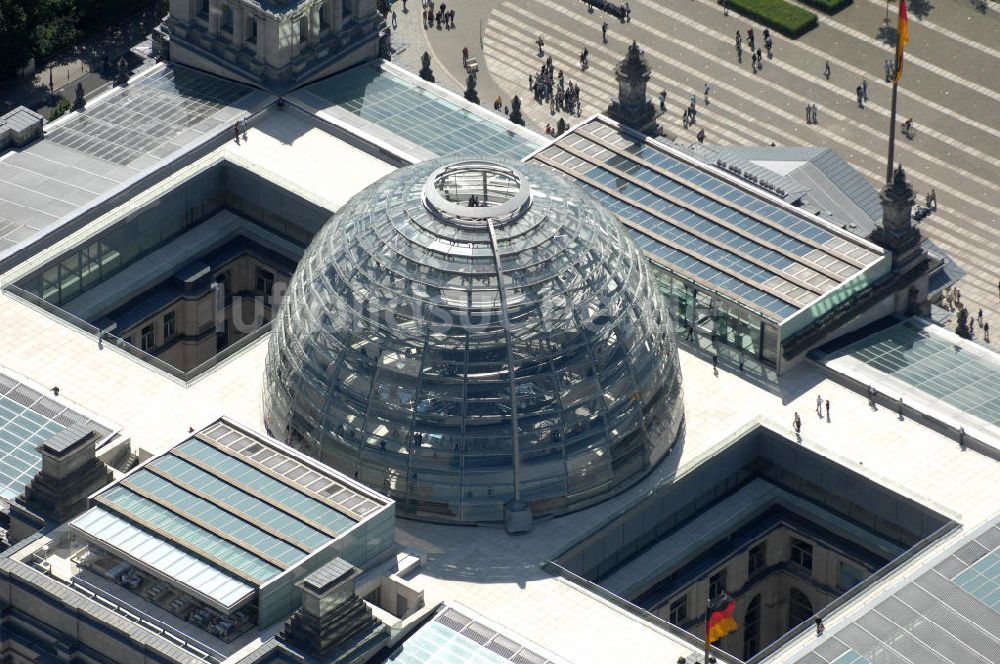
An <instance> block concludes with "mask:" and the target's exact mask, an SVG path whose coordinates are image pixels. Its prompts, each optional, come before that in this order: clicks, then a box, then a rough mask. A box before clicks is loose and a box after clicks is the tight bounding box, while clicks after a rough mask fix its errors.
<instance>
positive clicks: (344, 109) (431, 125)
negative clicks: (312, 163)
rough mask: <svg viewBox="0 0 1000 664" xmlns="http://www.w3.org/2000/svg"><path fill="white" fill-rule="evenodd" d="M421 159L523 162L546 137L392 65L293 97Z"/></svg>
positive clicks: (352, 73)
mask: <svg viewBox="0 0 1000 664" xmlns="http://www.w3.org/2000/svg"><path fill="white" fill-rule="evenodd" d="M290 98H292V99H295V100H297V101H299V102H301V103H304V104H305V105H307V106H309V107H310V108H312V109H314V110H317V111H324V112H325V113H327V114H328V115H331V116H333V117H334V119H335V120H342V121H344V122H345V123H349V124H351V125H354V126H355V127H356V128H357V129H360V130H362V131H363V132H369V133H370V134H371V135H372V136H374V137H375V138H377V139H381V140H384V141H385V142H386V143H388V144H390V145H392V146H394V147H397V148H398V149H399V150H401V151H402V152H404V153H406V154H408V155H409V156H411V157H415V158H416V159H417V160H421V161H422V160H424V159H429V158H433V157H447V156H452V155H463V156H468V155H489V156H492V157H501V158H510V159H521V158H523V157H525V156H527V155H528V154H529V153H530V152H531V151H532V150H534V149H536V148H538V147H539V146H541V145H542V144H544V142H545V141H544V139H543V138H542V137H541V136H539V135H537V134H535V133H533V132H531V131H528V130H526V129H523V128H521V127H518V126H516V125H514V124H511V123H510V122H509V121H507V119H506V118H504V117H503V116H497V115H491V114H490V113H489V111H485V110H483V109H482V108H481V107H479V106H478V105H476V104H472V103H470V102H467V101H466V100H464V99H462V98H461V97H459V96H457V95H454V94H452V93H450V92H448V91H446V90H444V89H443V88H441V87H439V86H436V85H430V84H428V83H426V82H424V81H423V80H421V79H420V78H418V77H416V76H414V75H413V74H410V73H408V72H405V71H403V70H402V69H400V68H398V67H395V66H394V65H392V64H389V63H380V62H374V63H369V64H364V65H359V66H357V67H354V68H352V69H349V70H347V71H345V72H342V73H340V74H336V75H334V76H331V77H329V78H326V79H323V80H322V81H319V82H317V83H313V84H312V85H308V86H306V87H305V88H303V89H302V90H298V91H296V92H294V93H292V94H291V95H290Z"/></svg>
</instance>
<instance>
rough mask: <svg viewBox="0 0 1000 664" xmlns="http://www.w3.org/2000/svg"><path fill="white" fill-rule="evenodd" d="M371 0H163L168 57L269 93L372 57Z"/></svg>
mask: <svg viewBox="0 0 1000 664" xmlns="http://www.w3.org/2000/svg"><path fill="white" fill-rule="evenodd" d="M384 23H385V20H384V18H383V17H382V16H381V15H380V14H379V13H378V12H377V11H376V8H375V0H170V14H169V15H168V16H167V18H166V20H165V21H164V22H163V24H162V25H161V26H160V32H161V33H162V35H163V39H164V40H165V41H167V42H168V46H167V48H166V50H167V52H169V54H170V59H171V60H172V61H174V62H178V63H180V64H183V65H188V66H190V67H194V68H196V69H201V70H203V71H207V72H210V73H212V74H216V75H217V76H222V77H224V78H228V79H232V80H235V81H240V82H242V83H250V84H252V85H256V86H259V87H263V88H266V89H269V90H273V91H275V92H282V91H285V90H289V89H292V88H295V87H298V86H300V85H303V84H305V83H309V82H310V81H314V80H317V79H320V78H324V77H326V76H329V75H330V74H333V73H335V72H338V71H341V70H343V69H347V68H348V67H351V66H353V65H355V64H358V63H359V62H364V61H365V60H370V59H373V58H376V57H378V54H379V37H380V33H381V32H382V29H383V27H384Z"/></svg>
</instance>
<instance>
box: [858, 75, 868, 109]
mask: <svg viewBox="0 0 1000 664" xmlns="http://www.w3.org/2000/svg"><path fill="white" fill-rule="evenodd" d="M855 92H856V93H857V97H858V108H864V107H865V102H866V101H868V79H861V85H859V86H858V89H857V90H856V91H855Z"/></svg>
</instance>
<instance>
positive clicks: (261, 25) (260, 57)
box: [253, 17, 267, 62]
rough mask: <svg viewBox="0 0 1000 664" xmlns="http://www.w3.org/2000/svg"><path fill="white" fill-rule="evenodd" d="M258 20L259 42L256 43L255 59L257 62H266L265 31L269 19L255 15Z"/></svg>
mask: <svg viewBox="0 0 1000 664" xmlns="http://www.w3.org/2000/svg"><path fill="white" fill-rule="evenodd" d="M254 20H255V21H257V43H256V44H254V53H253V55H254V60H256V61H257V62H264V31H265V30H267V21H263V20H259V19H257V18H256V17H254Z"/></svg>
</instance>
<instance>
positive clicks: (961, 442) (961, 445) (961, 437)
mask: <svg viewBox="0 0 1000 664" xmlns="http://www.w3.org/2000/svg"><path fill="white" fill-rule="evenodd" d="M958 449H960V450H962V451H963V452H964V451H965V427H958Z"/></svg>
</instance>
